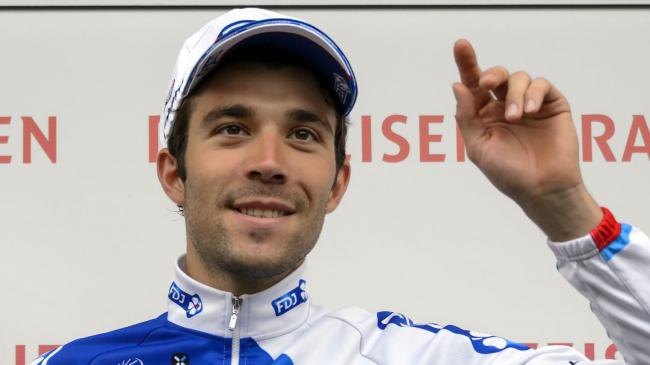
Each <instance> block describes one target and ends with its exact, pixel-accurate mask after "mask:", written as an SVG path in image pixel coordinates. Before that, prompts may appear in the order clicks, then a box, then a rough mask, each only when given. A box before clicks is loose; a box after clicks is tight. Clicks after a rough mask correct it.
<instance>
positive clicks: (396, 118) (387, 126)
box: [381, 114, 410, 162]
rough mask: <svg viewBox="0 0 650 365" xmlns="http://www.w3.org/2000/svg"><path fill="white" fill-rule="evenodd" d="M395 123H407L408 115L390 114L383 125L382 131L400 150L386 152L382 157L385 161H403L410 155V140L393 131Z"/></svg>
mask: <svg viewBox="0 0 650 365" xmlns="http://www.w3.org/2000/svg"><path fill="white" fill-rule="evenodd" d="M394 123H405V124H406V116H405V115H399V114H394V115H389V116H388V117H386V119H384V123H382V125H381V131H382V133H383V134H384V137H386V139H388V140H390V141H391V142H395V144H396V145H397V146H399V151H398V152H397V153H396V154H394V155H389V154H386V153H384V157H383V158H382V160H383V161H384V162H402V161H404V160H405V159H406V157H408V155H409V149H410V148H409V142H408V141H407V140H406V139H405V138H404V137H402V136H400V135H399V134H396V133H395V132H393V130H392V128H391V127H392V125H393V124H394Z"/></svg>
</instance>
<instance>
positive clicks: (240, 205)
mask: <svg viewBox="0 0 650 365" xmlns="http://www.w3.org/2000/svg"><path fill="white" fill-rule="evenodd" d="M232 209H234V210H236V211H238V212H239V213H241V214H244V215H247V216H251V217H255V218H267V219H268V218H281V217H284V216H287V215H291V214H294V213H295V212H296V209H295V207H294V206H293V205H292V204H290V203H287V202H284V201H281V200H275V199H255V200H242V201H237V202H235V203H234V204H233V205H232Z"/></svg>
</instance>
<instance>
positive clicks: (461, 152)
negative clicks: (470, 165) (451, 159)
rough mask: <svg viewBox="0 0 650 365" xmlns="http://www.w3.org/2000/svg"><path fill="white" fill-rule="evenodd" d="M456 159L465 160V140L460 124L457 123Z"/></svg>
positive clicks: (458, 160)
mask: <svg viewBox="0 0 650 365" xmlns="http://www.w3.org/2000/svg"><path fill="white" fill-rule="evenodd" d="M456 161H457V162H465V140H464V139H463V135H462V133H461V132H460V128H458V124H456Z"/></svg>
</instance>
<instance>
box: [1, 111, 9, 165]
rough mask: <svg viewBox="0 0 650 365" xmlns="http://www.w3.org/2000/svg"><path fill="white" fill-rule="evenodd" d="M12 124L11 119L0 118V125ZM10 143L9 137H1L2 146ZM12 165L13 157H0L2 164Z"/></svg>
mask: <svg viewBox="0 0 650 365" xmlns="http://www.w3.org/2000/svg"><path fill="white" fill-rule="evenodd" d="M9 123H11V117H0V124H9ZM8 142H9V136H0V144H7V143H8ZM4 163H11V156H2V155H0V164H4Z"/></svg>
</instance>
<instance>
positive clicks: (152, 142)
mask: <svg viewBox="0 0 650 365" xmlns="http://www.w3.org/2000/svg"><path fill="white" fill-rule="evenodd" d="M159 124H160V115H150V116H149V162H156V160H157V159H158V125H159Z"/></svg>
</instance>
